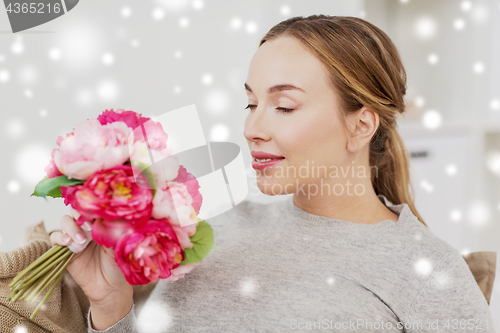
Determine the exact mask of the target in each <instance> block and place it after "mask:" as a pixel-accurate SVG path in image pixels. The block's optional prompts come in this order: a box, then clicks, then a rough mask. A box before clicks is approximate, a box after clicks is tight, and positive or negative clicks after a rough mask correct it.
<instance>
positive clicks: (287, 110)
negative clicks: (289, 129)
mask: <svg viewBox="0 0 500 333" xmlns="http://www.w3.org/2000/svg"><path fill="white" fill-rule="evenodd" d="M256 106H257V105H254V104H248V105H247V107H246V108H245V109H250V110H251V109H252V108H254V107H256ZM276 110H279V112H283V113H290V112H292V111H293V109H287V108H280V107H278V108H276Z"/></svg>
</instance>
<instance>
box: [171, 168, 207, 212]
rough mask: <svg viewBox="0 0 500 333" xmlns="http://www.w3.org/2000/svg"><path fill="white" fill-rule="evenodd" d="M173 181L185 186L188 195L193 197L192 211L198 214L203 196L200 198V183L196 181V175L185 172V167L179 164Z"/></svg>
mask: <svg viewBox="0 0 500 333" xmlns="http://www.w3.org/2000/svg"><path fill="white" fill-rule="evenodd" d="M173 181H174V182H177V183H182V184H184V185H185V186H186V188H187V190H188V192H189V195H190V196H191V198H192V199H193V203H192V205H193V208H194V211H195V212H196V215H198V214H199V213H200V208H201V204H202V201H203V198H202V196H201V193H200V191H199V189H200V184H199V183H198V180H197V179H196V177H195V176H193V174H191V173H189V172H187V170H186V168H185V167H183V166H182V165H181V166H179V172H178V175H177V177H176V178H175V179H174V180H173Z"/></svg>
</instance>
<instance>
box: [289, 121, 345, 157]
mask: <svg viewBox="0 0 500 333" xmlns="http://www.w3.org/2000/svg"><path fill="white" fill-rule="evenodd" d="M328 117H329V118H330V120H329V121H328V120H325V119H328ZM285 128H286V130H285ZM345 144H346V141H345V138H344V134H343V131H342V127H341V124H340V123H339V122H338V121H337V120H336V119H334V118H333V117H332V116H331V115H328V114H321V115H318V116H315V117H307V118H305V117H304V118H303V119H297V121H295V122H294V123H293V124H288V126H286V127H283V132H282V140H280V145H281V146H282V147H281V148H282V150H281V151H282V153H283V154H284V155H285V156H286V157H287V158H288V160H289V161H288V162H289V163H290V164H294V165H295V164H296V165H303V164H306V161H307V160H309V164H311V162H312V161H314V163H315V164H316V165H332V164H336V163H338V162H339V161H340V159H341V154H342V152H343V151H344V150H345Z"/></svg>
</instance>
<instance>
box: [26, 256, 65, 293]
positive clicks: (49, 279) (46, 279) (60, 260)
mask: <svg viewBox="0 0 500 333" xmlns="http://www.w3.org/2000/svg"><path fill="white" fill-rule="evenodd" d="M71 253H72V252H71V251H68V252H67V253H65V254H64V255H62V256H61V257H59V258H58V259H57V260H56V261H57V263H58V265H57V266H56V267H55V268H52V270H51V271H46V272H45V273H47V274H46V275H45V276H44V277H43V278H42V277H40V278H39V280H41V281H42V282H40V284H39V285H38V286H37V287H36V288H35V289H33V291H32V292H31V294H30V295H29V296H28V297H26V300H27V301H28V302H30V303H31V302H32V301H33V300H34V299H35V298H37V297H38V295H39V294H40V293H41V292H42V291H43V289H45V287H46V285H47V283H49V284H50V283H51V282H52V280H53V277H54V276H56V274H57V272H58V269H59V268H60V267H62V266H64V265H65V264H66V262H65V259H66V258H68V257H69V256H71ZM54 263H55V262H54ZM33 282H34V281H33Z"/></svg>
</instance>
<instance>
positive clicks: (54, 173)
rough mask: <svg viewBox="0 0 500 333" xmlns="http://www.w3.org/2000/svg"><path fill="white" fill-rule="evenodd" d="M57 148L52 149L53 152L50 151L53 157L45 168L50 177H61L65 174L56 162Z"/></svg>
mask: <svg viewBox="0 0 500 333" xmlns="http://www.w3.org/2000/svg"><path fill="white" fill-rule="evenodd" d="M56 150H57V149H52V152H51V153H50V156H51V157H52V158H51V159H50V163H49V165H47V166H46V167H45V169H44V171H45V173H46V174H47V176H48V177H49V178H54V177H59V176H62V175H63V174H62V173H61V172H60V171H59V169H58V168H57V166H56V163H55V162H54V154H55V152H56Z"/></svg>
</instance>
